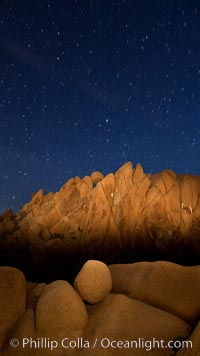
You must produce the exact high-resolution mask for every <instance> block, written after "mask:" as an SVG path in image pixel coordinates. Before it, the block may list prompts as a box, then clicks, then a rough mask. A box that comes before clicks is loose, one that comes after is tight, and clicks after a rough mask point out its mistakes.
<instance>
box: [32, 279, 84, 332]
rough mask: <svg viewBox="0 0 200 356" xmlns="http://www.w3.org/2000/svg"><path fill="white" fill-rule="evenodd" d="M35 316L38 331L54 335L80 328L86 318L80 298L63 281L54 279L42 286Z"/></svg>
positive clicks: (82, 326)
mask: <svg viewBox="0 0 200 356" xmlns="http://www.w3.org/2000/svg"><path fill="white" fill-rule="evenodd" d="M35 318H36V328H37V330H38V331H41V332H48V333H50V334H54V335H56V334H62V333H63V332H65V333H66V335H67V334H70V333H71V332H73V331H74V330H82V329H83V328H84V326H85V325H86V324H87V320H88V316H87V311H86V308H85V305H84V303H83V301H82V299H81V298H80V296H79V295H78V294H77V292H76V291H75V290H74V288H73V287H72V286H71V285H70V284H69V283H68V282H65V281H55V282H52V283H50V284H49V285H47V286H46V287H44V289H43V291H42V294H41V295H40V298H39V300H38V303H37V305H36V316H35Z"/></svg>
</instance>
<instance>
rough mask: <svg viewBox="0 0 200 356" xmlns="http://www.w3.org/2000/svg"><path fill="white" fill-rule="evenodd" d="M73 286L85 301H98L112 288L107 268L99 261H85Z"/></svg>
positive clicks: (93, 302) (92, 302)
mask: <svg viewBox="0 0 200 356" xmlns="http://www.w3.org/2000/svg"><path fill="white" fill-rule="evenodd" d="M74 287H75V289H76V290H77V292H78V293H79V294H80V296H81V297H82V298H83V299H84V300H85V301H87V302H89V303H91V304H95V303H98V302H100V301H101V300H103V299H104V298H105V296H106V295H107V294H108V293H109V292H110V291H111V288H112V280H111V275H110V271H109V268H108V267H107V266H106V264H105V263H103V262H100V261H93V260H90V261H87V262H86V263H85V264H84V266H83V267H82V269H81V271H80V272H79V273H78V275H77V277H76V279H75V281H74Z"/></svg>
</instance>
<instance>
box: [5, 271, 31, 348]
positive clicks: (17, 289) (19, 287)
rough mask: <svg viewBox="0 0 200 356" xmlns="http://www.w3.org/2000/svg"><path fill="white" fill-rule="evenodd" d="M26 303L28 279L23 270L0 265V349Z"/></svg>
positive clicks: (20, 316)
mask: <svg viewBox="0 0 200 356" xmlns="http://www.w3.org/2000/svg"><path fill="white" fill-rule="evenodd" d="M25 303H26V281H25V278H24V275H23V273H22V272H21V271H19V270H18V269H16V268H12V267H0V349H1V347H2V344H3V341H4V339H5V337H6V334H7V333H8V331H9V330H10V329H11V328H13V327H14V326H15V324H16V323H17V322H18V321H19V320H20V319H21V318H22V316H23V313H24V311H25Z"/></svg>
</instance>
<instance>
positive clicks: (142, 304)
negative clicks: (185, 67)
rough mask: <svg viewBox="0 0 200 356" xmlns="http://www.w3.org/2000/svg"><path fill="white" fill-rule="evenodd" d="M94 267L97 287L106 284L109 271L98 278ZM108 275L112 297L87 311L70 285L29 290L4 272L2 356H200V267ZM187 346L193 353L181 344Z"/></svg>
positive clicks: (0, 285) (142, 268)
mask: <svg viewBox="0 0 200 356" xmlns="http://www.w3.org/2000/svg"><path fill="white" fill-rule="evenodd" d="M91 262H92V263H91ZM88 263H89V265H90V276H91V279H92V280H94V278H93V277H95V278H96V279H97V280H99V281H101V280H102V279H103V278H104V274H105V271H104V270H103V269H99V270H98V272H99V273H98V276H97V273H96V266H95V263H94V261H90V262H89V261H88ZM98 263H99V262H98V261H96V264H98ZM105 267H106V266H105ZM83 268H84V266H83ZM107 268H108V267H107ZM109 270H110V274H111V277H112V290H111V291H110V292H109V291H107V294H104V298H103V299H101V301H99V302H98V303H95V304H85V303H84V301H83V300H82V298H81V296H80V295H79V294H78V293H77V291H75V289H74V288H73V286H72V285H70V284H69V283H68V282H66V281H64V280H63V281H54V282H53V283H50V284H47V285H46V284H44V283H43V284H41V283H39V284H36V283H32V282H26V284H25V285H24V282H25V279H24V276H23V274H22V273H21V272H20V271H19V270H17V269H15V268H11V267H0V301H1V302H2V301H3V308H4V311H1V306H2V304H0V321H1V322H0V335H1V336H2V338H1V345H0V353H1V355H2V356H12V355H14V356H16V355H19V356H21V355H25V356H26V355H27V356H40V355H44V356H49V355H58V356H60V355H63V356H65V355H66V356H67V355H72V356H73V355H77V356H79V355H80V356H82V355H93V356H101V355H102V356H103V355H111V356H117V355H136V356H145V355H146V354H147V353H150V354H151V355H153V356H171V355H175V354H177V355H178V356H179V355H180V356H187V355H188V356H197V355H199V353H200V343H199V340H200V338H199V332H200V329H199V318H200V298H199V293H200V266H196V267H182V266H179V265H176V264H173V263H169V262H153V263H152V262H146V263H143V262H141V263H135V264H127V265H111V266H109ZM101 272H102V275H101ZM186 281H188V283H189V284H188V285H186V284H185V283H186ZM175 282H176V283H175ZM96 285H98V281H97V283H96ZM19 286H21V287H20V293H19ZM82 288H84V286H82ZM85 288H86V290H88V286H87V285H86V286H85ZM97 288H98V287H97ZM99 288H100V289H101V283H99ZM11 300H13V301H11ZM25 301H26V303H25ZM179 304H180V305H179ZM11 306H12V307H11ZM2 312H3V318H2ZM5 315H6V316H7V320H6V318H5V317H4V316H5ZM66 338H68V339H66ZM24 339H25V341H23V340H24ZM63 339H64V340H65V341H64V346H63V344H62V340H63ZM11 340H12V341H11ZM45 340H46V341H45ZM48 340H49V343H48ZM71 340H72V343H71V344H70V342H71ZM139 340H143V342H142V341H139ZM153 340H154V341H153ZM160 340H163V342H164V344H161V343H160V344H158V341H159V342H160ZM186 340H188V342H190V341H192V342H193V344H192V348H191V344H189V346H188V348H187V347H186V344H184V346H183V348H180V349H179V347H177V343H176V344H174V342H175V341H176V342H178V346H180V343H181V342H183V341H184V342H185V341H186ZM118 341H119V343H118V346H117V344H116V343H117V342H118ZM131 341H132V342H133V343H132V346H129V347H127V345H131ZM155 341H156V342H155ZM50 342H53V344H51V343H50ZM110 342H113V343H112V346H111V345H109V343H110ZM144 342H145V343H144ZM168 342H170V345H168ZM56 343H57V344H56ZM128 343H129V344H128ZM13 345H14V346H15V347H14V346H13ZM51 345H52V346H54V348H53V349H52V350H51V349H50V347H51ZM169 346H170V347H169ZM150 350H151V351H150Z"/></svg>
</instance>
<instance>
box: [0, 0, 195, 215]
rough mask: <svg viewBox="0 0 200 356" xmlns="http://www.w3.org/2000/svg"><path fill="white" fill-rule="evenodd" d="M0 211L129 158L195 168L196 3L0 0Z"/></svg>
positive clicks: (152, 166)
mask: <svg viewBox="0 0 200 356" xmlns="http://www.w3.org/2000/svg"><path fill="white" fill-rule="evenodd" d="M0 54H1V55H0V213H1V212H3V211H4V210H5V209H7V208H9V207H11V208H14V210H15V211H16V210H18V209H19V208H21V207H22V205H23V204H24V203H25V202H27V201H28V200H29V199H30V195H31V193H32V192H35V191H37V190H38V189H39V188H40V187H43V188H44V189H45V192H48V191H51V190H53V191H56V190H58V189H59V187H60V186H61V185H62V184H64V182H65V181H66V180H67V179H68V178H70V177H73V176H76V175H79V176H81V177H83V176H84V175H87V174H90V173H91V172H92V171H94V170H100V171H102V172H103V173H104V174H106V173H108V172H111V171H115V170H117V169H118V168H119V166H120V165H121V164H123V163H124V162H126V161H128V160H131V161H132V162H133V164H134V165H135V164H136V163H137V162H140V163H141V164H142V165H143V167H144V170H145V172H146V173H151V172H152V173H154V172H157V171H160V170H162V169H167V168H170V169H173V170H174V171H175V172H176V173H190V174H196V175H200V145H199V137H200V2H199V1H194V0H190V1H189V0H185V1H184V0H182V1H181V0H177V1H176V0H168V1H156V0H145V1H143V0H137V1H134V0H129V1H128V0H119V1H114V0H113V1H112V0H111V1H108V0H90V1H89V0H66V1H64V0H63V1H61V0H57V1H55V0H54V1H51V0H49V1H46V0H42V1H24V0H21V1H14V0H13V1H9V0H8V1H6V0H2V1H1V2H0Z"/></svg>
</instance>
